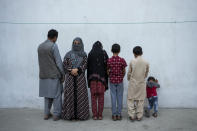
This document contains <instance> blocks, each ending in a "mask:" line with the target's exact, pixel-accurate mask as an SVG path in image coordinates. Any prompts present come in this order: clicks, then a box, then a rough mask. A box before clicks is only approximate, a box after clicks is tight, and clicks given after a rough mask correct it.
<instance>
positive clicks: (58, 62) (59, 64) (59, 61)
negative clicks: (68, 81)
mask: <svg viewBox="0 0 197 131" xmlns="http://www.w3.org/2000/svg"><path fill="white" fill-rule="evenodd" d="M52 50H53V56H54V59H55V62H56V65H57V67H58V69H59V71H60V73H61V75H64V74H65V73H64V69H63V63H62V59H61V56H60V53H59V49H58V46H57V44H54V46H53V47H52Z"/></svg>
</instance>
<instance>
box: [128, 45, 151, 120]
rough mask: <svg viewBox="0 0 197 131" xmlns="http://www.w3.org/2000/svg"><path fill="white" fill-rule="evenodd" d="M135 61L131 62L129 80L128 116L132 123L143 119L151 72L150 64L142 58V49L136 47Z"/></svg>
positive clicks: (134, 51) (134, 49)
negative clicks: (147, 84)
mask: <svg viewBox="0 0 197 131" xmlns="http://www.w3.org/2000/svg"><path fill="white" fill-rule="evenodd" d="M133 53H134V56H135V59H133V60H132V61H131V62H130V65H129V71H128V74H127V79H128V81H129V87H128V97H127V105H128V114H129V118H130V120H131V121H134V120H135V116H136V117H137V120H138V121H140V120H141V119H142V117H143V111H144V100H145V98H146V82H145V78H146V77H147V75H148V72H149V64H148V62H146V61H145V60H144V59H143V58H142V54H143V53H142V48H141V47H140V46H136V47H135V48H133Z"/></svg>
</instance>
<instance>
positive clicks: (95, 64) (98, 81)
mask: <svg viewBox="0 0 197 131" xmlns="http://www.w3.org/2000/svg"><path fill="white" fill-rule="evenodd" d="M107 59H108V55H107V53H106V51H105V50H103V46H102V44H101V42H99V41H97V42H95V43H94V45H93V47H92V50H91V51H90V53H89V54H88V69H87V78H88V86H89V88H90V92H91V101H92V113H93V119H94V120H97V119H99V120H102V112H103V106H104V92H105V90H107V89H108V75H107ZM97 101H98V109H97Z"/></svg>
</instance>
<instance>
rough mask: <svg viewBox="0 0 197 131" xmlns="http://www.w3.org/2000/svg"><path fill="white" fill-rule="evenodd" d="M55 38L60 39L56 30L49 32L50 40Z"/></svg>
mask: <svg viewBox="0 0 197 131" xmlns="http://www.w3.org/2000/svg"><path fill="white" fill-rule="evenodd" d="M54 37H58V32H57V31H56V30H54V29H51V30H49V32H48V38H50V39H53V38H54Z"/></svg>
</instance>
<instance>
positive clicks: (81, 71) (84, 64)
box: [78, 56, 87, 74]
mask: <svg viewBox="0 0 197 131" xmlns="http://www.w3.org/2000/svg"><path fill="white" fill-rule="evenodd" d="M86 69H87V56H85V57H84V58H83V61H82V63H81V65H80V66H79V68H78V70H79V71H78V74H81V73H84V72H85V70H86Z"/></svg>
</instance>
